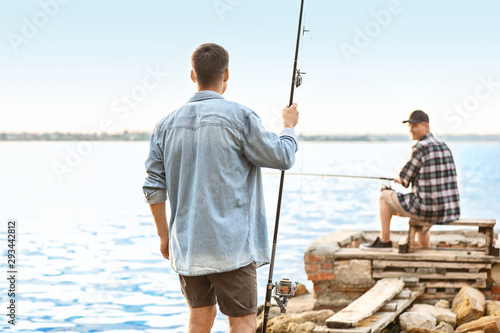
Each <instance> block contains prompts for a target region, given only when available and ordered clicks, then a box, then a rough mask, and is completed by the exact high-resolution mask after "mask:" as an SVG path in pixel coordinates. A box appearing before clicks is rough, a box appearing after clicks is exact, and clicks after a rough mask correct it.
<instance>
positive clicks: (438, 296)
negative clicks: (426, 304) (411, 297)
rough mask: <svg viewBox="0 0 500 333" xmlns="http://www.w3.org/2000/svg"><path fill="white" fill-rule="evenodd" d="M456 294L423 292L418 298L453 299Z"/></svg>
mask: <svg viewBox="0 0 500 333" xmlns="http://www.w3.org/2000/svg"><path fill="white" fill-rule="evenodd" d="M455 296H456V294H447V293H436V294H433V295H430V294H423V295H422V296H420V297H419V298H418V299H419V300H427V299H447V300H450V299H451V300H452V299H454V298H455Z"/></svg>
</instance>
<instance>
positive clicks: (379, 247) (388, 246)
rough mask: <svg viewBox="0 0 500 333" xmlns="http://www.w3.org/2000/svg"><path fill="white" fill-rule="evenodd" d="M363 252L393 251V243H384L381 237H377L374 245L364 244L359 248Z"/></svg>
mask: <svg viewBox="0 0 500 333" xmlns="http://www.w3.org/2000/svg"><path fill="white" fill-rule="evenodd" d="M359 248H360V249H361V250H366V251H392V242H391V241H388V242H385V243H384V242H382V241H381V240H380V237H377V239H375V241H374V242H373V243H371V244H370V243H364V244H361V245H360V246H359Z"/></svg>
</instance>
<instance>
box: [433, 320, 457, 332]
mask: <svg viewBox="0 0 500 333" xmlns="http://www.w3.org/2000/svg"><path fill="white" fill-rule="evenodd" d="M434 329H435V330H436V331H439V332H444V333H453V332H455V329H454V327H453V326H451V325H450V324H448V323H445V322H444V321H442V322H440V323H439V324H438V325H437V326H436V327H434Z"/></svg>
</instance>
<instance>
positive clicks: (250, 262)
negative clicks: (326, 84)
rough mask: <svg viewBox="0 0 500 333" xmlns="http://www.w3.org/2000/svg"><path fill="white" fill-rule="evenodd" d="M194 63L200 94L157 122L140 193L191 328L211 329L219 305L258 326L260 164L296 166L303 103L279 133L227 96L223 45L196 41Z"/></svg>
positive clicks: (264, 240) (263, 241)
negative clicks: (187, 309) (176, 279)
mask: <svg viewBox="0 0 500 333" xmlns="http://www.w3.org/2000/svg"><path fill="white" fill-rule="evenodd" d="M191 63H192V67H193V69H192V71H191V79H192V80H193V82H195V83H196V86H197V92H196V93H195V94H194V96H193V97H191V99H190V100H189V101H188V102H187V103H186V104H185V105H183V106H181V107H180V108H179V109H177V110H175V111H174V112H172V113H171V114H169V115H168V116H166V117H165V118H163V119H162V120H161V121H160V122H159V123H158V124H157V125H156V127H155V129H154V132H153V134H152V136H151V142H150V152H149V157H148V159H147V161H146V169H147V178H146V181H145V183H144V187H143V190H144V194H145V196H146V201H147V202H148V203H149V204H150V207H151V212H152V215H153V218H154V221H155V224H156V227H157V230H158V235H159V237H160V250H161V253H162V254H163V256H164V257H165V258H166V259H169V258H170V257H171V263H172V267H173V269H174V270H175V271H176V272H177V273H178V274H179V279H180V282H181V289H182V292H183V294H184V296H185V297H186V300H187V303H188V305H189V307H190V317H189V330H188V332H196V333H203V332H210V330H211V327H212V325H213V322H214V319H215V316H216V313H217V310H216V306H215V304H216V303H219V308H220V311H221V312H222V313H224V314H226V315H227V316H228V317H229V326H230V331H231V332H239V333H241V332H255V330H256V313H257V283H256V268H257V267H259V266H262V265H264V264H267V263H269V261H270V260H269V243H268V237H267V223H266V218H265V215H266V214H265V210H264V194H263V188H262V175H261V169H260V168H261V167H268V168H275V169H283V170H284V169H289V168H291V167H292V165H293V163H294V162H295V153H296V151H297V148H298V146H297V138H296V136H295V133H294V131H293V128H294V127H295V125H296V124H297V122H298V111H297V105H296V104H293V105H292V106H290V107H286V108H284V109H283V112H282V118H283V126H284V129H283V131H282V133H281V135H280V136H278V135H276V134H274V133H271V132H268V131H266V130H265V129H264V128H263V126H262V124H261V121H260V118H259V117H258V116H257V114H256V113H255V112H253V111H252V110H250V109H248V108H246V107H244V106H242V105H240V104H238V103H235V102H230V101H227V100H225V99H224V98H223V97H222V94H223V93H224V92H225V90H226V88H227V82H228V78H229V71H228V64H229V55H228V53H227V51H226V50H225V49H224V48H222V47H221V46H219V45H216V44H203V45H200V46H199V47H198V48H197V49H196V50H195V51H194V53H193V55H192V57H191ZM167 197H168V199H169V202H170V213H171V216H170V220H169V222H168V223H167V218H166V211H165V201H166V200H167Z"/></svg>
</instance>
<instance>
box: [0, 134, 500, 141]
mask: <svg viewBox="0 0 500 333" xmlns="http://www.w3.org/2000/svg"><path fill="white" fill-rule="evenodd" d="M150 136H151V132H129V131H124V132H121V133H100V134H98V133H94V134H88V133H62V132H53V133H29V132H26V133H0V141H148V140H149V138H150ZM436 136H437V137H439V138H441V139H443V140H446V141H482V142H484V141H494V142H495V141H499V142H500V134H461V135H454V134H441V135H436ZM299 139H300V140H301V141H308V142H314V141H323V142H325V141H326V142H331V141H333V142H344V141H349V142H384V141H411V140H410V137H409V136H408V135H407V134H323V135H299Z"/></svg>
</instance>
